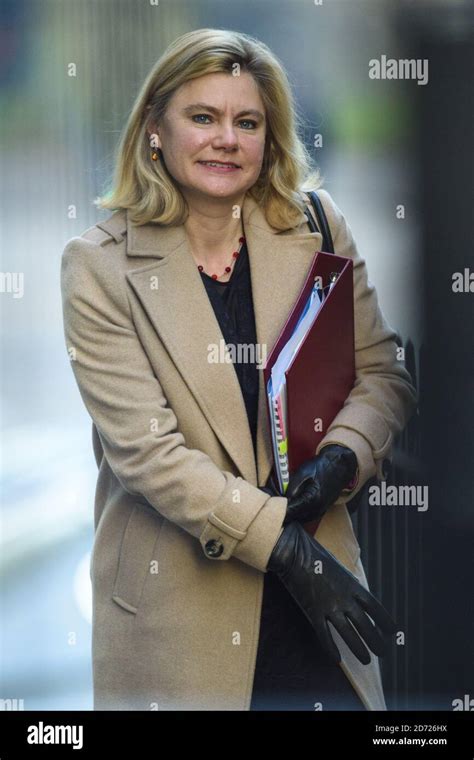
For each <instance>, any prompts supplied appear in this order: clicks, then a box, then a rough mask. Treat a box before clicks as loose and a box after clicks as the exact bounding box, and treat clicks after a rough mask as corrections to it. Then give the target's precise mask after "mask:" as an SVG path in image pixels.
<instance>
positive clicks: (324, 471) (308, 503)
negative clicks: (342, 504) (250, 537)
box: [283, 443, 357, 525]
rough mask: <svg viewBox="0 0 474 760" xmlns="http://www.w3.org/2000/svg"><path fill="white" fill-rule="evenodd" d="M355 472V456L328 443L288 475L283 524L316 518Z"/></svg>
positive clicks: (320, 515)
mask: <svg viewBox="0 0 474 760" xmlns="http://www.w3.org/2000/svg"><path fill="white" fill-rule="evenodd" d="M356 472H357V457H356V455H355V454H354V452H353V451H352V449H348V448H347V447H346V446H340V445H339V444H337V443H331V444H328V445H327V446H324V448H322V449H321V451H320V452H319V454H318V455H317V456H315V457H313V458H312V459H308V460H307V461H306V462H304V463H303V464H302V465H301V467H298V469H297V470H295V472H294V473H293V474H292V475H290V480H289V482H288V488H287V489H286V493H285V496H286V497H287V498H288V507H287V512H286V517H285V521H284V523H283V524H284V525H287V524H288V523H289V522H291V521H292V520H298V522H303V523H304V522H309V521H310V520H319V519H320V518H321V517H322V516H323V515H324V513H325V512H326V511H327V509H328V508H329V507H330V506H331V504H334V502H335V501H336V499H337V497H338V496H339V494H340V493H341V491H342V490H343V488H346V487H347V486H348V485H349V483H350V482H351V480H353V479H354V477H355V474H356Z"/></svg>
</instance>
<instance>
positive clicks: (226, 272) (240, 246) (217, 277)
mask: <svg viewBox="0 0 474 760" xmlns="http://www.w3.org/2000/svg"><path fill="white" fill-rule="evenodd" d="M239 243H240V245H239V248H238V250H237V251H234V252H233V254H232V266H229V267H226V268H225V270H224V271H223V272H222V274H219V275H217V274H211V275H208V276H209V277H212V279H213V280H218V279H219V277H224V275H225V274H229V272H231V271H232V267H233V266H234V264H235V262H236V261H237V259H238V258H239V255H240V251H241V248H242V246H243V244H244V243H245V237H244V236H242V237H240V238H239ZM197 268H198V269H199V271H200V272H204V267H203V266H202V265H201V264H198V267H197ZM204 274H207V272H204Z"/></svg>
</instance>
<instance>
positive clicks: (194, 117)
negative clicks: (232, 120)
mask: <svg viewBox="0 0 474 760" xmlns="http://www.w3.org/2000/svg"><path fill="white" fill-rule="evenodd" d="M191 118H192V119H193V121H194V120H195V119H201V118H202V119H210V118H211V117H210V116H209V115H208V114H207V113H197V114H196V115H195V116H192V117H191ZM206 123H207V122H204V121H197V122H196V124H206Z"/></svg>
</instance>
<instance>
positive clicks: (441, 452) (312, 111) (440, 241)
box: [0, 0, 474, 710]
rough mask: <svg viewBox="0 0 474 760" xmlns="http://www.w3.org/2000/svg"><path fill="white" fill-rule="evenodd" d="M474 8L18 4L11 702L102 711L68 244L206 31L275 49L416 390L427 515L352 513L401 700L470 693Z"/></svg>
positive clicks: (407, 459) (416, 471)
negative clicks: (127, 144) (156, 95)
mask: <svg viewBox="0 0 474 760" xmlns="http://www.w3.org/2000/svg"><path fill="white" fill-rule="evenodd" d="M472 11H473V6H472V3H469V2H467V1H466V2H465V1H464V0H445V1H441V0H439V1H435V0H418V1H417V2H416V1H415V0H350V1H345V0H324V2H323V3H322V4H319V2H317V1H316V2H314V0H281V1H280V0H239V2H238V3H228V2H226V1H225V0H220V1H219V0H209V1H208V2H204V1H203V0H159V2H158V1H157V2H153V0H151V2H150V0H81V2H80V3H78V2H76V0H3V2H2V5H1V16H2V32H1V45H0V60H1V91H0V98H1V106H2V126H3V130H2V131H3V151H2V181H1V189H0V192H1V209H2V216H3V224H2V229H1V250H2V262H3V263H2V272H4V273H19V274H22V275H23V292H22V293H19V292H16V293H15V292H14V288H12V287H11V286H9V285H8V282H9V280H8V278H5V277H4V279H3V283H4V286H3V289H2V292H1V300H0V306H1V316H2V334H1V360H2V365H3V366H2V373H1V378H2V405H1V412H2V438H1V461H2V497H3V498H2V515H1V518H2V519H1V542H2V543H1V553H0V572H1V579H2V584H1V625H2V639H1V642H2V643H1V651H0V654H1V691H0V699H12V700H15V699H17V700H19V701H21V702H20V704H21V707H22V708H23V709H26V710H33V709H35V710H36V709H38V710H44V709H52V710H66V709H73V710H76V709H77V710H79V709H86V710H89V709H92V678H91V654H90V641H91V592H90V579H89V559H90V551H91V547H92V542H93V538H94V534H93V505H94V489H95V480H96V474H97V471H96V465H95V460H94V457H93V452H92V443H91V421H90V418H89V417H88V415H87V412H86V410H85V408H84V406H83V404H82V402H81V399H80V396H79V392H78V389H77V387H76V385H75V381H74V378H73V374H72V371H71V368H70V364H69V359H68V355H67V353H66V347H65V342H64V337H63V328H62V312H61V295H60V287H59V272H60V259H61V254H62V251H63V249H64V246H65V244H66V241H67V240H68V239H70V238H71V237H73V236H75V235H80V234H81V233H82V232H83V231H84V230H85V229H86V228H87V227H89V226H91V225H93V224H95V223H96V222H97V221H99V220H101V219H105V218H107V217H108V216H109V213H108V212H100V211H98V210H97V209H96V208H95V206H93V204H92V201H93V199H94V198H95V197H96V196H97V195H98V194H99V193H101V192H102V191H103V190H104V186H105V183H106V182H107V180H108V179H109V176H110V172H111V170H112V157H113V151H114V148H115V145H116V143H117V140H118V138H119V135H120V131H121V129H122V127H123V126H124V125H125V122H126V119H127V117H128V114H129V111H130V108H131V106H132V103H133V101H134V99H135V96H136V94H137V91H138V89H139V87H140V85H141V83H142V81H143V80H144V78H145V76H146V75H147V73H148V71H149V70H150V68H151V67H152V65H153V64H154V63H155V61H156V59H157V58H158V57H159V56H160V54H161V53H162V52H163V50H164V49H165V48H166V46H167V45H168V44H169V43H171V42H172V41H173V40H174V39H175V38H176V37H177V36H179V35H180V34H182V33H184V32H187V31H190V30H192V29H197V28H200V27H218V28H229V29H235V30H239V31H243V32H246V33H249V34H252V35H254V36H256V37H258V38H260V39H261V40H262V41H264V42H265V43H266V44H267V45H269V46H270V48H271V49H272V50H273V51H274V53H275V54H276V55H277V56H278V57H279V58H280V60H281V61H282V63H283V64H284V66H285V68H286V70H287V72H288V75H289V78H290V81H291V84H292V87H293V91H294V94H295V97H296V101H297V104H298V107H299V110H300V113H301V114H302V115H303V117H304V120H305V132H304V137H305V140H306V142H307V145H308V147H309V148H310V149H311V151H312V155H313V156H314V158H315V160H316V162H317V164H318V165H319V166H320V168H321V171H322V174H323V176H324V179H325V181H324V187H325V188H326V189H327V190H328V191H329V192H330V193H331V195H332V196H333V198H334V200H335V201H336V203H337V205H338V206H339V207H340V208H341V210H342V211H343V213H344V215H345V217H346V219H347V221H348V223H349V225H350V227H351V229H352V231H353V233H354V236H355V239H356V241H357V244H358V248H359V251H360V253H361V254H362V256H363V257H364V258H365V259H366V262H367V266H368V271H369V278H370V280H371V281H372V282H373V283H374V284H375V286H376V288H377V292H378V294H379V301H380V305H381V308H382V310H383V312H384V314H385V316H386V318H387V319H388V321H389V323H390V324H391V325H392V326H393V328H394V329H395V330H396V332H397V334H398V336H399V342H400V345H404V346H406V347H407V351H408V355H409V356H408V362H407V364H409V367H410V370H411V372H412V374H413V378H414V381H415V382H416V384H417V387H418V388H419V389H420V392H421V400H420V409H419V412H418V413H417V415H416V418H415V419H414V420H413V421H412V422H411V424H410V429H409V430H407V431H405V432H404V434H403V436H402V437H401V438H400V440H399V441H398V442H397V456H396V458H395V463H394V464H395V467H394V472H393V474H392V477H394V478H395V480H396V481H397V482H413V483H415V482H417V483H424V484H426V483H429V484H430V509H429V510H428V511H427V512H424V513H421V512H416V511H412V512H410V514H408V513H407V508H406V507H405V508H404V509H405V512H404V513H403V515H402V514H401V513H400V512H396V508H392V509H391V510H390V508H388V507H386V508H385V510H386V512H384V513H383V514H382V513H381V511H380V510H379V511H378V512H377V514H376V515H373V514H372V513H371V509H372V511H373V510H374V508H373V507H372V508H370V507H367V504H366V503H365V502H364V498H362V499H361V504H360V508H359V509H358V511H357V513H356V514H355V515H354V524H355V527H356V529H357V532H358V535H359V539H360V541H361V544H362V549H363V558H364V563H365V565H366V569H367V572H368V575H369V582H370V583H371V586H372V587H373V590H374V593H377V594H378V595H379V597H380V598H382V599H383V601H384V603H386V604H387V606H389V608H390V609H391V610H392V611H393V612H394V613H395V615H396V619H397V620H398V621H399V622H400V626H401V627H402V628H403V629H404V630H405V631H406V633H407V639H406V643H405V646H403V647H400V646H399V647H396V648H395V647H394V651H393V652H392V655H391V657H390V658H389V660H388V661H387V663H384V683H385V688H386V697H387V703H388V706H389V709H410V708H413V709H440V710H445V709H447V710H450V709H452V700H454V699H456V698H458V697H460V698H462V696H463V695H464V694H465V693H470V695H471V697H474V683H473V675H474V673H473V670H474V668H473V665H472V662H473V660H474V658H473V656H472V640H473V628H472V622H473V619H474V612H473V601H472V600H473V597H474V595H473V594H472V570H473V568H472V560H471V557H472V539H473V533H474V527H473V519H474V518H473V514H472V501H473V499H472V494H473V492H474V489H473V480H472V477H473V476H472V460H473V434H472V430H473V429H474V425H473V424H472V423H473V422H474V419H473V416H474V415H473V402H472V380H473V372H472V370H473V360H472V356H473V351H472V348H473V345H472V337H470V336H471V335H472V299H473V298H474V296H473V295H471V296H469V294H468V293H464V294H453V293H452V290H451V275H452V273H453V272H454V271H463V269H464V268H465V267H469V266H471V270H473V269H474V265H473V254H472V234H471V231H470V221H471V217H472V214H471V212H470V202H469V200H470V198H472V168H473V167H472V163H473V152H472V144H471V139H472V137H471V135H472V84H471V82H470V79H469V73H470V69H471V68H472V45H473V28H474V25H473V13H472ZM382 55H385V56H386V57H387V58H395V59H406V58H417V59H425V58H426V59H428V60H429V82H428V83H427V84H426V85H422V84H418V83H417V82H416V81H413V80H400V79H398V80H387V79H379V80H374V79H371V78H370V77H369V74H368V72H369V61H370V60H371V59H374V58H375V59H380V58H381V56H382ZM71 64H74V65H75V69H76V71H75V75H74V76H70V75H69V74H70V70H71V69H70V65H71ZM317 134H321V135H322V140H323V144H322V147H320V148H315V147H314V138H315V135H317ZM468 204H469V205H468ZM400 206H403V207H404V216H403V218H399V214H397V208H398V207H400ZM11 282H13V281H11ZM469 299H470V300H469ZM362 496H363V495H362ZM448 600H449V602H448Z"/></svg>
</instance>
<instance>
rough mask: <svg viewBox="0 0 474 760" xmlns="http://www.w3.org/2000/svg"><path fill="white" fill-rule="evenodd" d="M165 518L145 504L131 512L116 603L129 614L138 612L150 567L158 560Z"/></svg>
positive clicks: (125, 536) (124, 536)
mask: <svg viewBox="0 0 474 760" xmlns="http://www.w3.org/2000/svg"><path fill="white" fill-rule="evenodd" d="M162 525H163V518H162V517H161V515H159V514H158V513H157V512H155V511H154V510H153V509H152V508H150V507H147V506H146V505H145V504H135V505H134V507H133V508H132V510H131V512H130V516H129V518H128V521H127V525H126V528H125V531H124V534H123V538H122V544H121V547H120V552H119V561H118V568H117V574H116V577H115V583H114V590H113V593H112V599H113V600H114V602H116V603H117V604H118V605H120V607H123V608H124V609H125V610H128V612H132V613H134V614H135V613H136V612H138V607H139V605H140V599H141V597H142V594H143V589H144V586H145V583H146V580H147V577H148V575H149V573H150V571H151V566H150V563H151V562H152V560H153V559H155V557H156V553H157V548H158V547H157V544H158V540H159V537H160V533H161V528H162Z"/></svg>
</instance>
